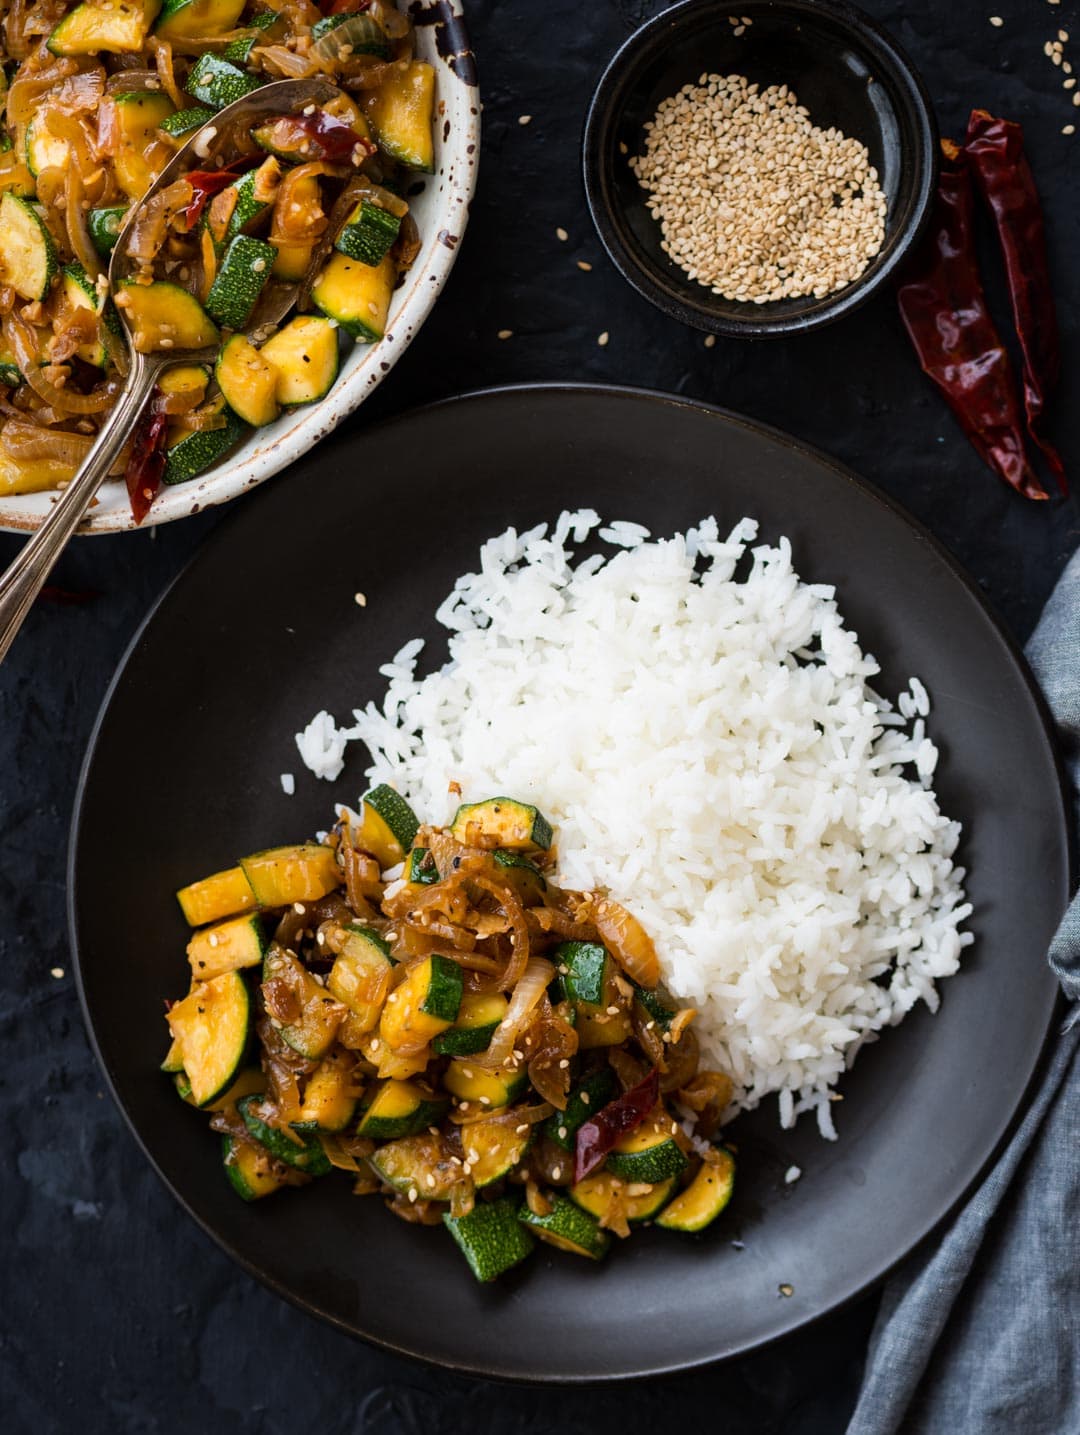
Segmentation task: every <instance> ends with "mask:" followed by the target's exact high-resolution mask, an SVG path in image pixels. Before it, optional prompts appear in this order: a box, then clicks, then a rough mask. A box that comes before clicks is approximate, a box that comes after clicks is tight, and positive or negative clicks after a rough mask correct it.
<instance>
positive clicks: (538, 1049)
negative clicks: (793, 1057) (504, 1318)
mask: <svg viewBox="0 0 1080 1435" xmlns="http://www.w3.org/2000/svg"><path fill="white" fill-rule="evenodd" d="M552 835H553V834H552V830H551V827H550V825H549V824H548V822H547V821H546V820H545V818H544V817H543V815H542V814H541V813H540V812H538V811H537V809H536V808H535V807H532V806H530V805H529V804H527V803H524V802H518V801H515V800H513V799H511V798H506V797H494V798H490V799H488V800H486V801H484V802H476V803H466V804H464V805H463V806H461V807H460V808H459V809H458V811H457V814H456V816H455V818H454V821H453V823H452V824H451V826H450V827H449V828H435V827H427V826H421V825H420V824H419V823H418V821H417V819H416V817H415V815H414V814H413V812H412V811H411V809H410V808H409V807H408V805H407V804H406V803H405V802H404V800H403V799H402V798H401V797H400V796H399V795H398V794H397V793H396V792H394V791H393V790H392V789H390V788H389V787H385V786H380V787H376V788H374V789H373V790H372V791H371V792H369V793H367V795H366V796H365V797H364V799H363V801H362V803H361V810H360V812H359V813H352V812H349V811H348V810H347V809H342V816H341V819H340V820H339V821H338V823H337V825H336V826H335V828H334V830H333V832H331V833H330V834H329V835H328V836H327V838H326V839H325V841H324V842H323V843H321V844H315V843H309V844H306V845H303V846H298V847H278V848H273V849H271V850H270V851H266V852H258V853H256V854H255V855H254V856H252V857H245V858H243V859H242V860H241V861H240V863H239V865H238V866H236V867H233V868H230V869H229V870H227V871H224V872H217V873H215V874H214V875H213V876H211V877H207V878H205V879H204V880H203V881H201V882H195V883H193V884H192V885H191V886H189V887H185V888H183V889H182V890H181V891H180V892H178V893H177V896H178V898H179V901H180V906H181V908H182V910H183V913H184V916H185V918H186V919H187V921H188V922H189V924H190V925H191V926H192V927H194V928H196V930H195V932H194V934H193V935H192V937H191V940H190V942H189V943H188V948H187V952H188V961H189V963H190V965H191V975H192V983H191V990H190V992H189V994H188V995H187V996H186V997H185V998H184V999H183V1000H182V1001H179V1002H176V1003H174V1004H172V1005H171V1006H170V1007H169V1010H168V1015H167V1020H168V1024H169V1028H170V1031H171V1034H172V1039H173V1040H172V1046H171V1048H170V1050H169V1053H168V1055H167V1057H166V1059H165V1062H164V1064H163V1070H165V1071H166V1072H169V1073H171V1074H172V1076H173V1080H174V1081H175V1083H176V1088H177V1090H178V1091H179V1093H180V1095H181V1096H182V1097H183V1099H184V1100H185V1101H187V1102H189V1103H190V1104H191V1105H192V1106H197V1107H201V1108H202V1109H203V1110H208V1111H210V1112H211V1113H212V1115H211V1119H210V1125H211V1127H212V1128H213V1129H214V1130H215V1131H217V1132H219V1133H220V1134H221V1137H222V1143H223V1160H224V1166H225V1172H226V1175H227V1177H228V1179H229V1181H230V1182H231V1183H232V1186H233V1188H234V1190H235V1191H236V1192H237V1194H238V1195H240V1196H241V1197H242V1198H243V1199H244V1200H246V1201H254V1200H258V1199H260V1198H261V1197H263V1196H269V1195H271V1194H273V1193H274V1192H276V1191H280V1190H281V1189H283V1188H284V1187H286V1186H302V1185H306V1184H307V1183H308V1182H310V1181H312V1180H315V1179H316V1178H319V1177H322V1176H326V1175H328V1174H329V1173H330V1172H331V1171H332V1170H333V1169H334V1167H337V1168H338V1169H340V1170H342V1171H346V1172H348V1173H349V1174H350V1175H351V1177H352V1179H353V1182H354V1187H353V1189H354V1191H355V1192H356V1193H357V1194H358V1195H367V1194H375V1193H381V1194H382V1195H383V1196H384V1197H385V1198H386V1201H387V1204H388V1205H389V1208H390V1210H391V1211H393V1212H394V1214H395V1215H398V1216H400V1217H401V1218H402V1219H403V1220H406V1221H413V1222H417V1223H419V1224H422V1225H437V1224H440V1223H441V1224H444V1225H445V1226H446V1227H447V1229H448V1230H449V1231H450V1234H451V1235H452V1236H453V1238H454V1240H455V1241H456V1242H457V1243H458V1245H459V1246H460V1248H461V1250H462V1252H463V1254H464V1256H465V1258H466V1260H467V1261H468V1263H469V1265H470V1267H471V1268H472V1270H473V1273H474V1274H475V1276H476V1277H477V1279H478V1280H481V1281H489V1280H493V1279H495V1277H497V1276H499V1275H501V1274H502V1273H503V1272H504V1271H506V1270H509V1269H510V1268H511V1267H512V1266H515V1265H517V1264H518V1262H519V1261H521V1260H523V1259H524V1258H525V1257H526V1256H527V1255H528V1254H529V1252H530V1250H531V1249H532V1248H533V1245H534V1238H536V1239H539V1240H540V1241H543V1242H546V1243H547V1244H549V1245H552V1246H555V1247H557V1248H558V1249H560V1250H563V1251H569V1252H572V1253H573V1254H575V1255H578V1256H584V1257H586V1258H588V1259H590V1260H599V1259H600V1258H601V1257H602V1256H604V1255H605V1254H606V1252H607V1250H608V1247H609V1245H610V1243H611V1236H612V1235H613V1234H614V1235H617V1236H623V1237H625V1236H628V1235H629V1234H630V1232H631V1229H632V1228H633V1227H634V1226H636V1225H640V1224H642V1223H644V1222H655V1223H656V1224H657V1225H659V1226H662V1227H663V1228H664V1229H666V1230H672V1231H690V1232H695V1231H700V1230H703V1229H704V1228H705V1227H706V1226H708V1225H709V1224H710V1222H712V1221H713V1220H715V1219H716V1217H717V1216H718V1215H719V1214H720V1212H721V1211H722V1210H723V1209H724V1207H725V1206H726V1205H727V1202H728V1200H729V1199H730V1196H731V1191H732V1186H733V1182H734V1161H733V1158H732V1154H731V1152H730V1151H729V1150H727V1149H725V1148H724V1147H722V1146H719V1145H715V1144H713V1138H714V1137H715V1136H716V1133H717V1132H718V1130H719V1128H720V1123H721V1120H722V1118H723V1113H724V1110H725V1107H726V1106H727V1105H728V1102H729V1100H730V1096H731V1082H730V1080H729V1078H728V1077H727V1076H726V1075H724V1074H723V1073H721V1072H715V1071H704V1070H699V1068H698V1043H697V1039H696V1037H695V1035H694V1031H693V1027H692V1025H691V1023H692V1021H693V1017H694V1011H693V1010H692V1009H691V1008H681V1009H680V1008H679V1007H678V1005H677V1004H676V1003H675V1002H674V1001H673V1000H672V999H671V998H670V997H669V996H668V995H667V994H666V993H665V992H664V990H663V988H662V987H661V986H660V985H659V975H660V974H659V966H658V962H657V958H656V952H655V950H654V948H653V944H652V942H651V940H650V939H649V937H648V935H647V934H646V932H645V931H644V930H643V928H642V927H641V925H640V923H639V922H638V921H637V920H636V918H634V917H633V916H632V915H631V914H630V913H629V912H628V911H626V910H625V909H624V908H623V907H621V906H619V905H618V904H617V903H616V902H613V901H611V900H610V899H608V898H606V897H603V896H601V895H599V894H597V893H587V892H572V891H568V890H564V889H562V888H560V887H558V886H556V885H555V883H554V882H553V881H552V879H551V872H552V869H553V866H554V861H555V858H554V852H553V849H552Z"/></svg>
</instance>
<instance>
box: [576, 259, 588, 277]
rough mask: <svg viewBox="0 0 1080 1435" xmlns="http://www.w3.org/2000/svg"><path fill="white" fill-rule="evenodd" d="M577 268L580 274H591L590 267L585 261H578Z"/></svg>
mask: <svg viewBox="0 0 1080 1435" xmlns="http://www.w3.org/2000/svg"><path fill="white" fill-rule="evenodd" d="M577 267H578V268H579V269H580V270H581V272H582V274H591V273H592V265H591V264H590V263H589V262H588V260H586V259H579V260H578V262H577Z"/></svg>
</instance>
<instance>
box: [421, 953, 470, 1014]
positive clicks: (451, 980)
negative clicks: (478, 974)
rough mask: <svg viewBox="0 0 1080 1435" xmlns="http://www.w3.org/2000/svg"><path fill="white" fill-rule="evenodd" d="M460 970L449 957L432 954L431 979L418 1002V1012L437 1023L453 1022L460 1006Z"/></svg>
mask: <svg viewBox="0 0 1080 1435" xmlns="http://www.w3.org/2000/svg"><path fill="white" fill-rule="evenodd" d="M461 995H462V980H461V968H460V967H459V966H458V964H457V962H454V961H451V960H450V958H449V957H440V956H439V955H438V953H432V957H431V979H430V981H429V982H428V989H427V991H426V992H425V993H424V996H423V999H422V1000H421V1002H420V1010H421V1011H422V1012H424V1013H426V1015H428V1016H433V1017H437V1018H438V1019H439V1021H453V1020H454V1018H455V1017H456V1016H457V1014H458V1007H460V1005H461Z"/></svg>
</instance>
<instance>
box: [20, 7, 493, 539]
mask: <svg viewBox="0 0 1080 1435" xmlns="http://www.w3.org/2000/svg"><path fill="white" fill-rule="evenodd" d="M399 4H400V0H399ZM402 8H404V7H403V6H402ZM409 10H410V13H411V15H412V18H413V21H414V23H415V25H416V41H417V54H418V56H419V58H420V59H422V60H427V61H429V62H430V63H431V64H433V65H434V66H435V75H436V81H435V173H434V174H432V175H418V176H417V181H418V182H419V181H423V182H424V187H423V191H422V192H421V193H420V194H417V195H414V196H410V200H409V203H410V205H411V206H412V213H413V215H414V217H415V219H416V223H417V226H418V227H419V230H420V237H421V240H422V243H423V247H422V248H421V250H420V253H419V255H418V256H417V259H416V262H415V263H414V264H413V266H412V268H411V269H410V270H409V272H408V274H406V276H405V280H404V283H403V284H402V285H401V287H400V288H399V289H398V290H397V291H396V293H395V294H394V297H393V301H392V303H391V305H390V319H389V323H388V325H387V329H386V333H385V334H384V335H383V338H382V339H381V341H380V342H379V343H377V344H356V345H354V346H353V347H352V349H351V350H349V351H348V352H347V354H346V357H345V359H344V361H343V363H342V366H341V374H340V376H339V378H338V381H337V383H336V384H335V385H334V387H333V388H332V389H331V391H330V393H329V394H328V395H327V397H326V398H325V399H323V400H322V401H321V402H320V403H317V404H309V405H307V406H306V407H304V408H298V409H294V410H293V411H292V412H290V413H286V414H283V415H282V417H281V418H279V419H278V420H277V422H276V423H273V424H269V425H268V426H267V427H266V428H261V429H256V430H255V431H254V432H253V433H252V434H251V435H250V436H249V437H248V438H247V439H245V441H244V443H243V444H242V445H241V446H240V447H239V448H237V449H236V450H235V452H233V453H232V454H231V455H230V456H229V457H228V458H226V459H225V460H224V461H223V462H221V463H219V464H217V465H215V467H214V468H212V469H208V470H207V471H206V473H204V474H201V475H200V476H199V477H198V478H194V479H192V480H191V481H190V482H188V483H181V484H176V485H174V486H172V487H168V488H163V489H162V490H161V493H160V494H159V495H158V497H157V498H156V499H155V501H154V506H153V508H152V509H151V510H150V515H149V517H148V519H147V520H146V522H145V523H144V524H143V525H142V526H143V527H144V528H146V527H149V526H150V525H151V524H157V523H170V522H172V520H173V519H174V518H186V517H188V515H189V514H192V513H198V512H200V511H201V510H202V509H204V508H210V507H212V506H213V505H215V504H218V503H227V502H228V501H229V499H230V498H235V497H236V496H237V494H240V493H244V492H245V491H246V490H247V489H249V488H254V486H255V485H256V484H258V483H262V482H263V480H264V479H267V478H269V477H270V476H271V475H272V474H275V473H277V472H278V471H279V470H280V469H283V468H285V467H286V466H287V465H288V464H290V463H293V462H294V461H295V460H296V459H298V458H299V457H300V456H301V455H302V454H304V453H306V452H307V451H308V449H310V448H312V447H313V446H314V445H315V444H317V443H318V442H319V440H320V439H321V438H324V437H325V436H326V435H327V434H328V433H329V432H330V431H331V429H333V428H334V427H335V425H337V424H338V423H340V421H341V420H342V419H343V418H344V417H345V416H346V414H350V413H352V411H353V410H354V409H355V408H356V407H357V406H358V405H359V404H361V403H363V401H364V399H366V398H367V396H368V394H370V393H371V391H372V390H373V389H374V388H375V387H376V385H378V384H379V383H381V382H382V380H383V379H384V378H385V377H386V375H387V374H388V373H389V372H390V370H391V369H392V368H393V367H394V364H395V363H396V362H397V360H398V359H399V358H400V357H401V355H402V354H403V353H404V351H405V349H406V348H408V346H409V343H410V342H411V340H412V338H413V336H414V335H415V334H416V332H417V330H418V329H419V328H420V326H421V324H422V323H423V322H424V320H425V319H426V318H427V316H428V314H429V312H430V311H431V306H432V305H433V304H434V302H435V300H436V298H437V297H438V295H439V293H440V291H441V289H442V287H443V285H444V284H445V283H446V279H447V275H448V274H449V273H450V270H451V268H452V267H453V263H454V259H455V257H456V254H457V250H458V246H459V245H460V243H461V237H462V235H463V234H464V232H465V225H466V222H467V220H468V216H469V203H470V201H471V199H472V195H473V190H474V188H475V186H476V172H477V165H478V162H479V158H480V96H479V92H478V90H477V87H476V67H475V63H474V61H473V57H472V52H471V50H470V49H469V43H468V37H467V34H466V30H465V26H464V22H463V20H462V13H463V6H462V0H423V3H422V4H419V5H417V4H414V5H410V6H409ZM55 498H56V494H55V493H31V494H20V495H16V496H11V497H0V528H4V529H8V530H16V531H25V532H29V531H31V530H32V529H35V528H37V526H38V525H39V524H40V522H41V520H42V518H43V517H44V516H45V514H46V513H48V511H49V507H50V505H51V503H52V502H54V501H55ZM134 527H135V524H134V522H133V521H132V517H131V509H130V507H129V504H128V497H127V490H126V488H125V487H124V484H123V483H122V482H120V481H110V482H107V483H105V484H104V485H103V486H102V489H101V491H100V493H99V494H98V502H97V503H96V505H95V506H94V507H93V508H92V509H91V510H90V512H89V514H88V515H87V517H86V519H85V521H84V523H83V525H82V527H81V528H80V530H79V532H80V533H120V532H123V531H125V530H129V529H133V528H134Z"/></svg>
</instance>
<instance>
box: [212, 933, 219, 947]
mask: <svg viewBox="0 0 1080 1435" xmlns="http://www.w3.org/2000/svg"><path fill="white" fill-rule="evenodd" d="M217 944H218V939H217V937H216V936H215V935H214V933H213V932H211V933H210V945H211V946H212V947H216V946H217Z"/></svg>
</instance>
